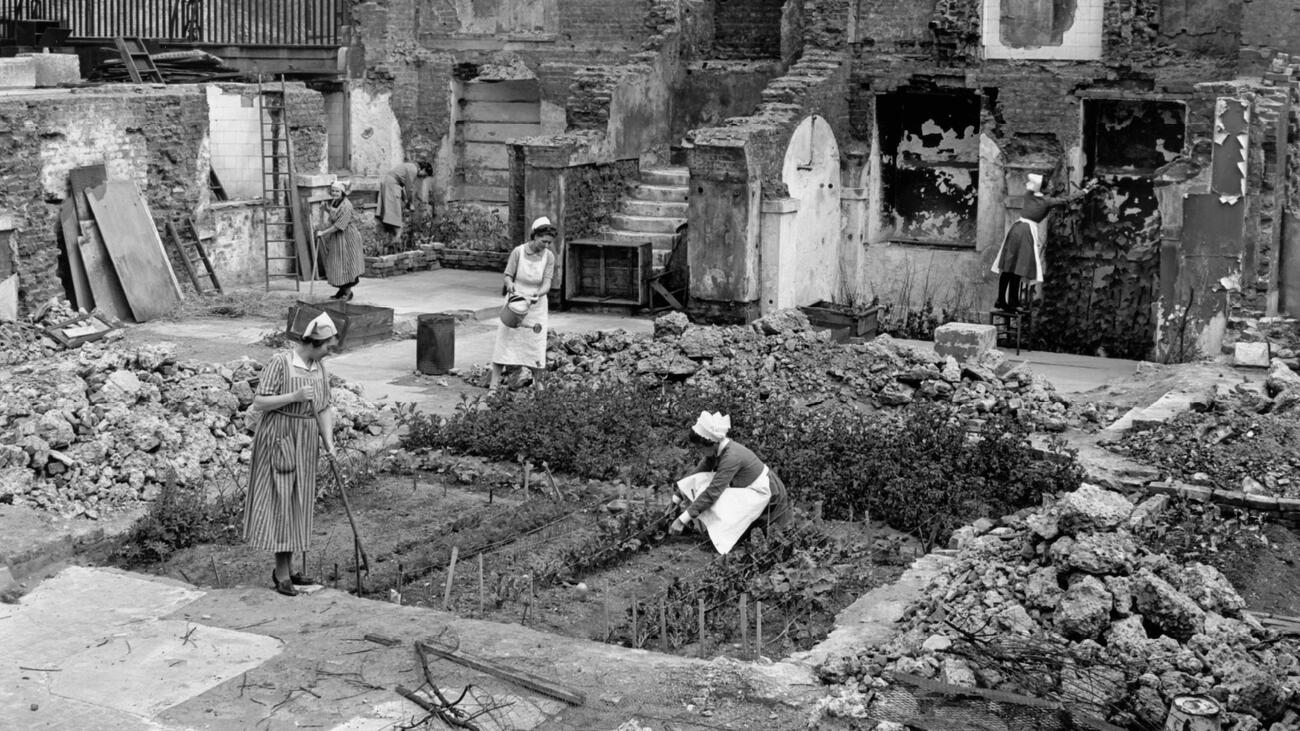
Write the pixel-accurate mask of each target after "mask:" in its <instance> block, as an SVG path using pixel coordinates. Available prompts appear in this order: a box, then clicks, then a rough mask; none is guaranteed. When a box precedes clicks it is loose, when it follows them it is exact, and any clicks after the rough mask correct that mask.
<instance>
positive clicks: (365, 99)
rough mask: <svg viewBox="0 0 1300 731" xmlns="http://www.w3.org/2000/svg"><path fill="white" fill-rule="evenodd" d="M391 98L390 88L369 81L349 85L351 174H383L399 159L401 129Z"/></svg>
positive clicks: (400, 155)
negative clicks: (377, 85)
mask: <svg viewBox="0 0 1300 731" xmlns="http://www.w3.org/2000/svg"><path fill="white" fill-rule="evenodd" d="M392 98H393V93H392V91H390V90H386V89H380V88H377V87H376V86H375V85H372V84H366V83H356V84H354V85H353V87H352V94H351V99H352V108H351V115H352V125H351V131H352V133H351V136H350V142H351V146H352V159H351V161H350V166H351V170H352V173H353V174H354V175H360V176H367V177H369V176H378V175H382V174H383V173H384V172H386V171H387V170H389V169H390V168H392V167H393V166H394V165H397V164H398V163H400V162H402V129H401V125H400V124H398V122H397V115H396V114H395V113H394V112H393V107H392Z"/></svg>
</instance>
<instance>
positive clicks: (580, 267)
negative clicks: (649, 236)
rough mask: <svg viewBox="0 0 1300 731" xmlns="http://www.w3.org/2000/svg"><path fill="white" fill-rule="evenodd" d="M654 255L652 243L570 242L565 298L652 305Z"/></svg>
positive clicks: (565, 278)
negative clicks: (650, 280) (651, 286)
mask: <svg viewBox="0 0 1300 731" xmlns="http://www.w3.org/2000/svg"><path fill="white" fill-rule="evenodd" d="M652 256H653V251H652V247H651V245H650V243H649V242H642V243H635V242H629V243H623V242H619V241H590V240H584V241H570V242H569V243H568V244H567V245H566V246H565V259H564V298H565V299H566V300H567V301H569V302H595V303H599V304H605V305H632V306H635V307H645V306H648V305H649V304H650V285H649V276H650V272H651V266H652Z"/></svg>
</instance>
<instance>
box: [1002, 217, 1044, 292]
mask: <svg viewBox="0 0 1300 731" xmlns="http://www.w3.org/2000/svg"><path fill="white" fill-rule="evenodd" d="M1021 221H1024V222H1025V223H1027V224H1029V235H1030V236H1032V237H1033V239H1034V273H1035V276H1034V278H1033V279H1032V280H1031V281H1034V282H1041V281H1043V233H1042V232H1041V231H1039V230H1038V222H1036V221H1031V220H1029V219H1028V218H1017V219H1016V223H1020V222H1021ZM1012 225H1013V226H1014V225H1015V224H1012ZM1006 246H1007V237H1006V236H1003V237H1002V246H999V247H998V255H997V256H995V257H993V266H991V267H989V271H992V272H993V273H994V274H1001V273H1002V250H1003V249H1004V248H1006Z"/></svg>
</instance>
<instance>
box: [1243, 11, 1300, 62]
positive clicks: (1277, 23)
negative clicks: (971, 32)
mask: <svg viewBox="0 0 1300 731" xmlns="http://www.w3.org/2000/svg"><path fill="white" fill-rule="evenodd" d="M1241 12H1242V18H1241V45H1243V46H1246V47H1247V48H1250V49H1261V50H1272V51H1281V52H1283V53H1291V54H1295V53H1300V23H1298V22H1297V21H1300V0H1250V1H1249V2H1247V3H1245V5H1243V6H1242V11H1241Z"/></svg>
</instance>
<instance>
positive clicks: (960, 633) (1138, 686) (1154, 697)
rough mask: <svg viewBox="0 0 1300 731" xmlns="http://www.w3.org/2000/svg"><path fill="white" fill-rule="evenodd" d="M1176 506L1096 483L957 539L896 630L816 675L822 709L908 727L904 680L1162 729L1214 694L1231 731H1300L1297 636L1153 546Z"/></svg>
mask: <svg viewBox="0 0 1300 731" xmlns="http://www.w3.org/2000/svg"><path fill="white" fill-rule="evenodd" d="M1165 500H1167V498H1164V497H1162V496H1156V497H1153V498H1148V499H1146V500H1144V501H1142V502H1141V503H1139V504H1137V505H1136V506H1135V505H1134V504H1133V503H1132V502H1130V500H1129V499H1128V498H1126V497H1125V496H1123V495H1121V494H1119V493H1116V492H1111V491H1107V490H1104V489H1102V488H1100V487H1096V486H1092V485H1087V484H1085V485H1083V486H1082V487H1081V488H1080V489H1078V490H1077V491H1074V492H1071V493H1066V494H1064V495H1062V496H1061V497H1060V498H1059V500H1057V501H1056V502H1055V503H1053V504H1051V505H1050V506H1048V507H1044V508H1038V509H1032V510H1024V511H1020V512H1018V513H1016V514H1013V515H1010V516H1007V517H1004V518H1003V519H1002V520H1001V521H1000V522H995V521H977V522H976V524H975V525H973V526H969V527H967V528H964V529H962V530H959V531H958V532H957V534H956V535H954V539H953V540H954V542H955V543H957V544H958V546H959V550H958V552H957V554H956V556H955V559H954V560H953V561H952V562H951V563H950V564H949V565H948V566H947V567H946V568H944V569H943V570H942V572H941V573H940V575H939V576H937V577H936V578H935V579H934V581H933V582H932V583H931V585H930V586H929V587H928V588H927V590H926V592H925V598H924V599H921V600H920V601H918V602H917V603H915V604H914V605H912V606H911V607H909V608H908V609H907V611H906V612H905V613H904V616H903V619H902V620H901V622H902V627H901V630H902V631H901V632H900V634H899V635H897V636H896V637H895V638H894V639H893V640H891V641H890V642H889V643H887V644H885V645H884V646H881V647H879V648H872V649H870V650H867V651H865V652H862V653H859V654H857V655H850V656H839V657H835V658H832V659H830V660H828V661H827V662H825V663H824V664H823V665H821V666H820V667H819V668H818V672H819V675H820V677H821V678H822V679H823V681H824V682H826V683H828V684H832V685H836V686H840V687H839V688H837V689H836V691H835V694H834V698H833V702H831V701H827V702H826V703H823V706H824V711H823V712H824V713H828V714H833V715H834V714H842V713H848V712H850V711H849V706H852V708H853V709H856V710H853V711H852V712H853V713H857V714H861V717H868V718H874V719H877V720H892V721H904V720H905V719H900V718H895V717H893V716H892V715H891V714H892V713H894V712H895V711H896V701H897V698H895V697H893V696H894V693H893V692H892V691H890V692H885V691H886V689H888V688H893V687H895V686H896V685H897V684H896V683H893V682H891V681H892V680H893V678H894V674H896V673H901V674H905V675H907V676H912V677H920V678H925V679H930V680H936V681H939V682H942V683H946V684H951V685H955V686H967V687H978V688H987V689H994V690H999V691H1006V692H1010V693H1017V694H1023V695H1026V696H1032V697H1035V698H1039V699H1042V700H1045V701H1049V702H1056V703H1060V704H1062V706H1063V707H1065V708H1066V709H1068V710H1070V711H1072V712H1074V713H1078V714H1082V715H1087V716H1092V717H1095V718H1101V719H1106V720H1108V721H1110V722H1111V723H1115V724H1118V725H1120V726H1123V727H1125V728H1142V729H1148V728H1149V729H1158V728H1163V727H1164V726H1163V723H1164V720H1165V716H1166V713H1167V709H1168V708H1169V705H1170V703H1172V701H1173V699H1174V698H1175V697H1178V696H1183V695H1198V696H1206V697H1209V698H1212V699H1214V700H1215V701H1217V702H1218V703H1219V704H1220V705H1221V706H1222V707H1223V708H1224V711H1225V715H1224V720H1225V724H1224V728H1225V729H1227V728H1234V729H1247V728H1249V729H1262V728H1269V726H1268V724H1270V723H1274V722H1279V723H1282V724H1283V725H1281V726H1274V727H1273V728H1287V729H1290V728H1297V726H1296V725H1295V720H1296V719H1297V718H1298V717H1297V716H1296V713H1295V712H1294V711H1293V710H1292V707H1293V705H1294V704H1295V692H1296V690H1297V689H1300V643H1298V642H1297V641H1296V640H1295V639H1293V638H1290V637H1283V636H1281V635H1279V633H1278V632H1276V631H1274V630H1271V629H1266V628H1265V627H1264V626H1263V625H1262V624H1261V623H1260V622H1259V621H1258V620H1257V619H1256V618H1255V617H1254V616H1253V615H1251V614H1249V613H1247V612H1245V611H1244V609H1245V601H1244V600H1243V599H1242V598H1241V596H1240V595H1238V593H1237V592H1236V590H1234V589H1233V587H1232V585H1231V584H1230V583H1229V581H1228V580H1227V579H1226V578H1225V577H1224V576H1223V574H1221V573H1220V572H1219V571H1218V570H1217V569H1215V568H1213V567H1211V566H1207V565H1204V564H1201V563H1195V562H1191V563H1186V564H1183V563H1179V562H1177V561H1176V560H1174V559H1172V558H1171V557H1170V556H1169V555H1167V554H1164V553H1157V552H1152V551H1150V550H1149V549H1148V547H1147V546H1146V544H1144V542H1143V540H1142V536H1143V530H1144V528H1145V527H1146V526H1149V525H1151V524H1152V522H1153V521H1155V520H1157V519H1158V515H1159V513H1160V511H1161V506H1162V505H1163V504H1164V501H1165ZM850 697H851V698H852V699H853V700H855V702H854V703H847V702H846V699H849V698H850ZM1234 724H1235V725H1234ZM1261 724H1262V725H1261Z"/></svg>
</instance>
